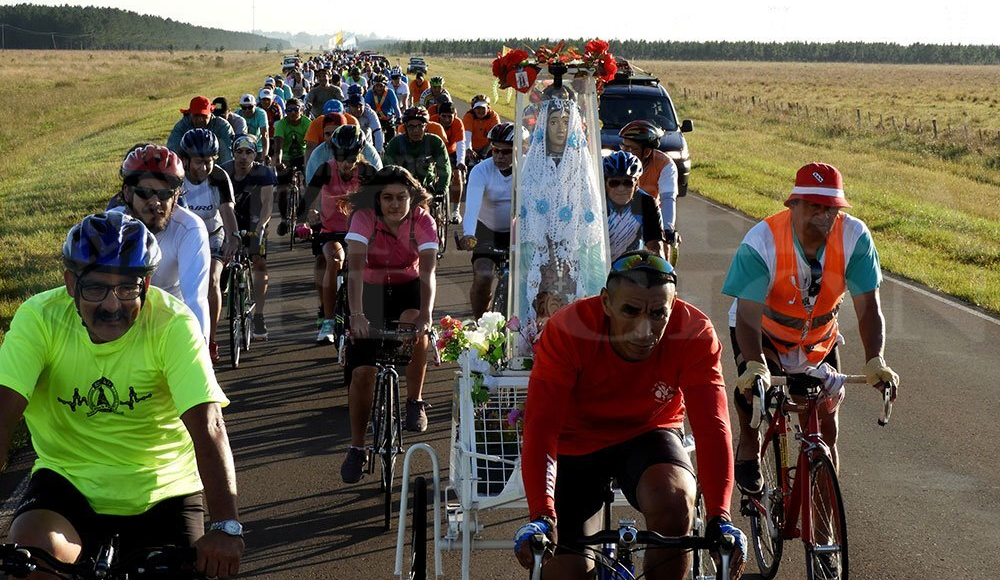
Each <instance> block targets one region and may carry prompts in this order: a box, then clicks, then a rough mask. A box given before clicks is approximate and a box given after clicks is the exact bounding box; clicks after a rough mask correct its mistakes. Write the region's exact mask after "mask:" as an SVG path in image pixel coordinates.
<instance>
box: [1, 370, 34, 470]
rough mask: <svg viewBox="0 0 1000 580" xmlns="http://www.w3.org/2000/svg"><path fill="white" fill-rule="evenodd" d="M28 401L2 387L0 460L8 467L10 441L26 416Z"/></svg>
mask: <svg viewBox="0 0 1000 580" xmlns="http://www.w3.org/2000/svg"><path fill="white" fill-rule="evenodd" d="M27 406H28V400H27V399H25V398H24V397H23V396H21V394H20V393H18V392H15V391H14V390H12V389H10V388H8V387H5V386H0V460H2V461H3V467H4V468H6V467H7V453H8V452H9V451H10V439H11V437H12V436H13V435H14V429H15V428H16V427H17V424H18V422H19V421H20V420H21V417H22V416H23V415H24V409H25V408H27Z"/></svg>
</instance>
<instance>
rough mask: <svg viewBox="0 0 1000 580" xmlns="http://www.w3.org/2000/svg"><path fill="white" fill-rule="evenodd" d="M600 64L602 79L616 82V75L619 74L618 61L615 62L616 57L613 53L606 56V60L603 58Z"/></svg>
mask: <svg viewBox="0 0 1000 580" xmlns="http://www.w3.org/2000/svg"><path fill="white" fill-rule="evenodd" d="M599 62H600V69H599V73H600V77H601V79H603V80H605V81H612V80H614V78H615V73H617V72H618V61H616V60H615V57H614V56H612V55H611V53H610V52H609V53H607V54H605V55H604V58H602V59H601V60H600V61H599Z"/></svg>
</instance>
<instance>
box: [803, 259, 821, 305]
mask: <svg viewBox="0 0 1000 580" xmlns="http://www.w3.org/2000/svg"><path fill="white" fill-rule="evenodd" d="M821 278H823V264H820V263H819V260H817V259H815V258H813V259H811V260H809V279H810V280H811V282H809V289H808V290H806V294H808V295H809V297H810V298H815V297H816V296H817V295H819V283H820V279H821Z"/></svg>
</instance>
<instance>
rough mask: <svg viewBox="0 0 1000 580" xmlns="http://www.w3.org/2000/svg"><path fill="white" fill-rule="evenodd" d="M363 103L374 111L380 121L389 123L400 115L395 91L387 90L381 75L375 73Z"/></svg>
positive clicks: (384, 79) (383, 77)
mask: <svg viewBox="0 0 1000 580" xmlns="http://www.w3.org/2000/svg"><path fill="white" fill-rule="evenodd" d="M365 103H368V106H369V107H371V108H372V109H373V110H374V111H375V114H377V115H378V118H379V120H380V121H386V122H387V123H390V124H391V123H394V122H395V120H396V119H398V118H399V117H400V116H401V115H402V113H401V112H400V110H399V100H398V99H397V98H396V92H395V91H390V90H389V88H388V87H387V86H386V78H385V76H383V75H375V77H374V78H373V79H372V88H371V89H370V90H369V91H368V92H366V93H365Z"/></svg>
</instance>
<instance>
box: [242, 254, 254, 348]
mask: <svg viewBox="0 0 1000 580" xmlns="http://www.w3.org/2000/svg"><path fill="white" fill-rule="evenodd" d="M240 277H241V279H242V280H243V285H242V287H241V289H240V302H241V303H242V308H243V350H246V351H249V350H250V343H252V342H253V315H254V310H255V308H254V307H255V306H256V303H255V302H254V299H253V272H252V271H251V269H250V267H249V266H245V267H243V268H242V269H241V270H240Z"/></svg>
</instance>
